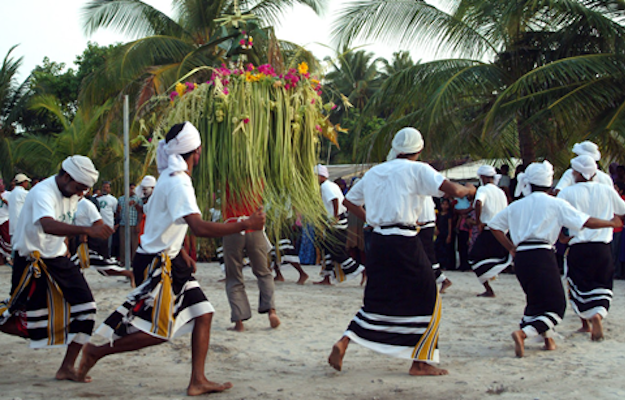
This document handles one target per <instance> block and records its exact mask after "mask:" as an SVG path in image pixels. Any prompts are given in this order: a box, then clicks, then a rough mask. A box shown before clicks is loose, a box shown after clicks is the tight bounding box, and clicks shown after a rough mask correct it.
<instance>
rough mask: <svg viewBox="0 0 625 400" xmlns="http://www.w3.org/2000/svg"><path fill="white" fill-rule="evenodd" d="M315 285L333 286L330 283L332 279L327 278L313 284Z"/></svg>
mask: <svg viewBox="0 0 625 400" xmlns="http://www.w3.org/2000/svg"><path fill="white" fill-rule="evenodd" d="M313 284H314V285H328V286H332V283H331V282H330V277H329V276H326V277H324V278H323V280H321V281H319V282H313Z"/></svg>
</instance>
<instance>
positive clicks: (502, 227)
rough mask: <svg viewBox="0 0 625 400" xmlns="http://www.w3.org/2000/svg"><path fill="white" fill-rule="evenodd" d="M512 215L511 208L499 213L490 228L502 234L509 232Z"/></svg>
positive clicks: (490, 222)
mask: <svg viewBox="0 0 625 400" xmlns="http://www.w3.org/2000/svg"><path fill="white" fill-rule="evenodd" d="M509 214H510V207H506V208H504V209H503V210H501V211H500V212H498V213H497V215H495V216H494V217H493V218H492V219H491V220H490V221H489V222H488V227H489V228H490V229H495V230H498V231H502V232H508V230H509V229H510V224H509V223H508V216H509Z"/></svg>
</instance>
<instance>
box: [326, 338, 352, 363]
mask: <svg viewBox="0 0 625 400" xmlns="http://www.w3.org/2000/svg"><path fill="white" fill-rule="evenodd" d="M348 344H349V338H348V337H347V336H343V337H342V338H341V340H339V341H338V342H336V343H335V344H334V346H332V352H330V357H328V364H330V365H331V366H332V368H334V369H335V370H337V371H340V370H341V369H342V368H343V357H345V351H346V350H347V345H348Z"/></svg>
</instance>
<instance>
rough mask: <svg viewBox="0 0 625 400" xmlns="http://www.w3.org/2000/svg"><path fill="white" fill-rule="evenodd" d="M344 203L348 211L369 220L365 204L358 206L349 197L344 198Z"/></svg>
mask: <svg viewBox="0 0 625 400" xmlns="http://www.w3.org/2000/svg"><path fill="white" fill-rule="evenodd" d="M343 205H344V206H345V207H347V211H349V212H350V213H352V214H354V215H355V216H357V217H358V218H359V219H361V220H363V221H365V222H367V212H366V211H365V209H364V207H363V206H357V205H356V204H354V203H352V202H351V201H349V200H347V199H345V200H343Z"/></svg>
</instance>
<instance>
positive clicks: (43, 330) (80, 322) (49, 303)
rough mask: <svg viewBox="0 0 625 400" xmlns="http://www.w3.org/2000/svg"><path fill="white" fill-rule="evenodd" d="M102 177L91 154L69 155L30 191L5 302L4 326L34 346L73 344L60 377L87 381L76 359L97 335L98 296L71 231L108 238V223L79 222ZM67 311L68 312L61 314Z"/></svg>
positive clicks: (0, 315)
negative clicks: (77, 260) (72, 249)
mask: <svg viewBox="0 0 625 400" xmlns="http://www.w3.org/2000/svg"><path fill="white" fill-rule="evenodd" d="M97 179H98V171H97V170H96V169H95V167H94V165H93V163H92V162H91V160H90V159H89V158H87V157H83V156H72V157H68V158H67V159H65V161H63V163H62V164H61V170H60V171H59V173H58V175H55V176H51V177H49V178H48V179H46V180H44V181H42V182H40V183H39V184H37V186H35V187H33V189H32V190H31V191H30V192H29V193H28V196H26V201H25V202H24V207H23V208H22V212H21V214H20V218H19V220H18V224H17V227H16V229H15V234H14V236H13V239H14V246H13V247H14V250H15V262H14V266H13V274H12V277H11V280H12V282H11V297H10V298H9V299H7V300H6V301H4V302H0V330H2V331H3V332H5V333H8V334H12V335H16V336H21V337H25V338H28V339H29V340H30V346H31V347H33V348H43V347H58V346H67V351H66V353H65V357H64V359H63V362H62V364H61V367H60V368H59V370H58V371H57V372H56V379H60V380H63V379H65V380H74V381H86V380H87V379H86V378H84V377H79V376H78V374H77V372H76V369H75V367H74V364H75V362H76V359H77V357H78V354H79V353H80V350H81V349H82V347H83V345H84V344H85V343H86V342H87V341H88V340H89V338H90V337H91V333H92V331H93V326H94V323H95V311H96V307H95V301H94V299H93V295H92V294H91V290H90V289H89V285H87V282H86V281H85V278H84V276H83V274H82V273H81V271H80V268H79V267H76V266H75V265H73V264H72V262H71V261H70V260H69V258H68V257H67V256H66V254H67V246H66V245H65V238H66V237H67V236H75V235H88V236H92V237H100V238H106V237H108V236H110V235H111V234H112V233H113V230H112V229H111V228H109V227H108V226H104V225H99V226H90V227H82V226H75V225H73V222H74V216H75V214H76V207H77V202H78V198H79V196H80V195H82V194H83V193H84V192H85V191H86V190H88V189H89V187H91V186H93V185H94V184H95V182H96V181H97ZM61 315H65V316H66V317H65V318H63V317H59V316H61Z"/></svg>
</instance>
